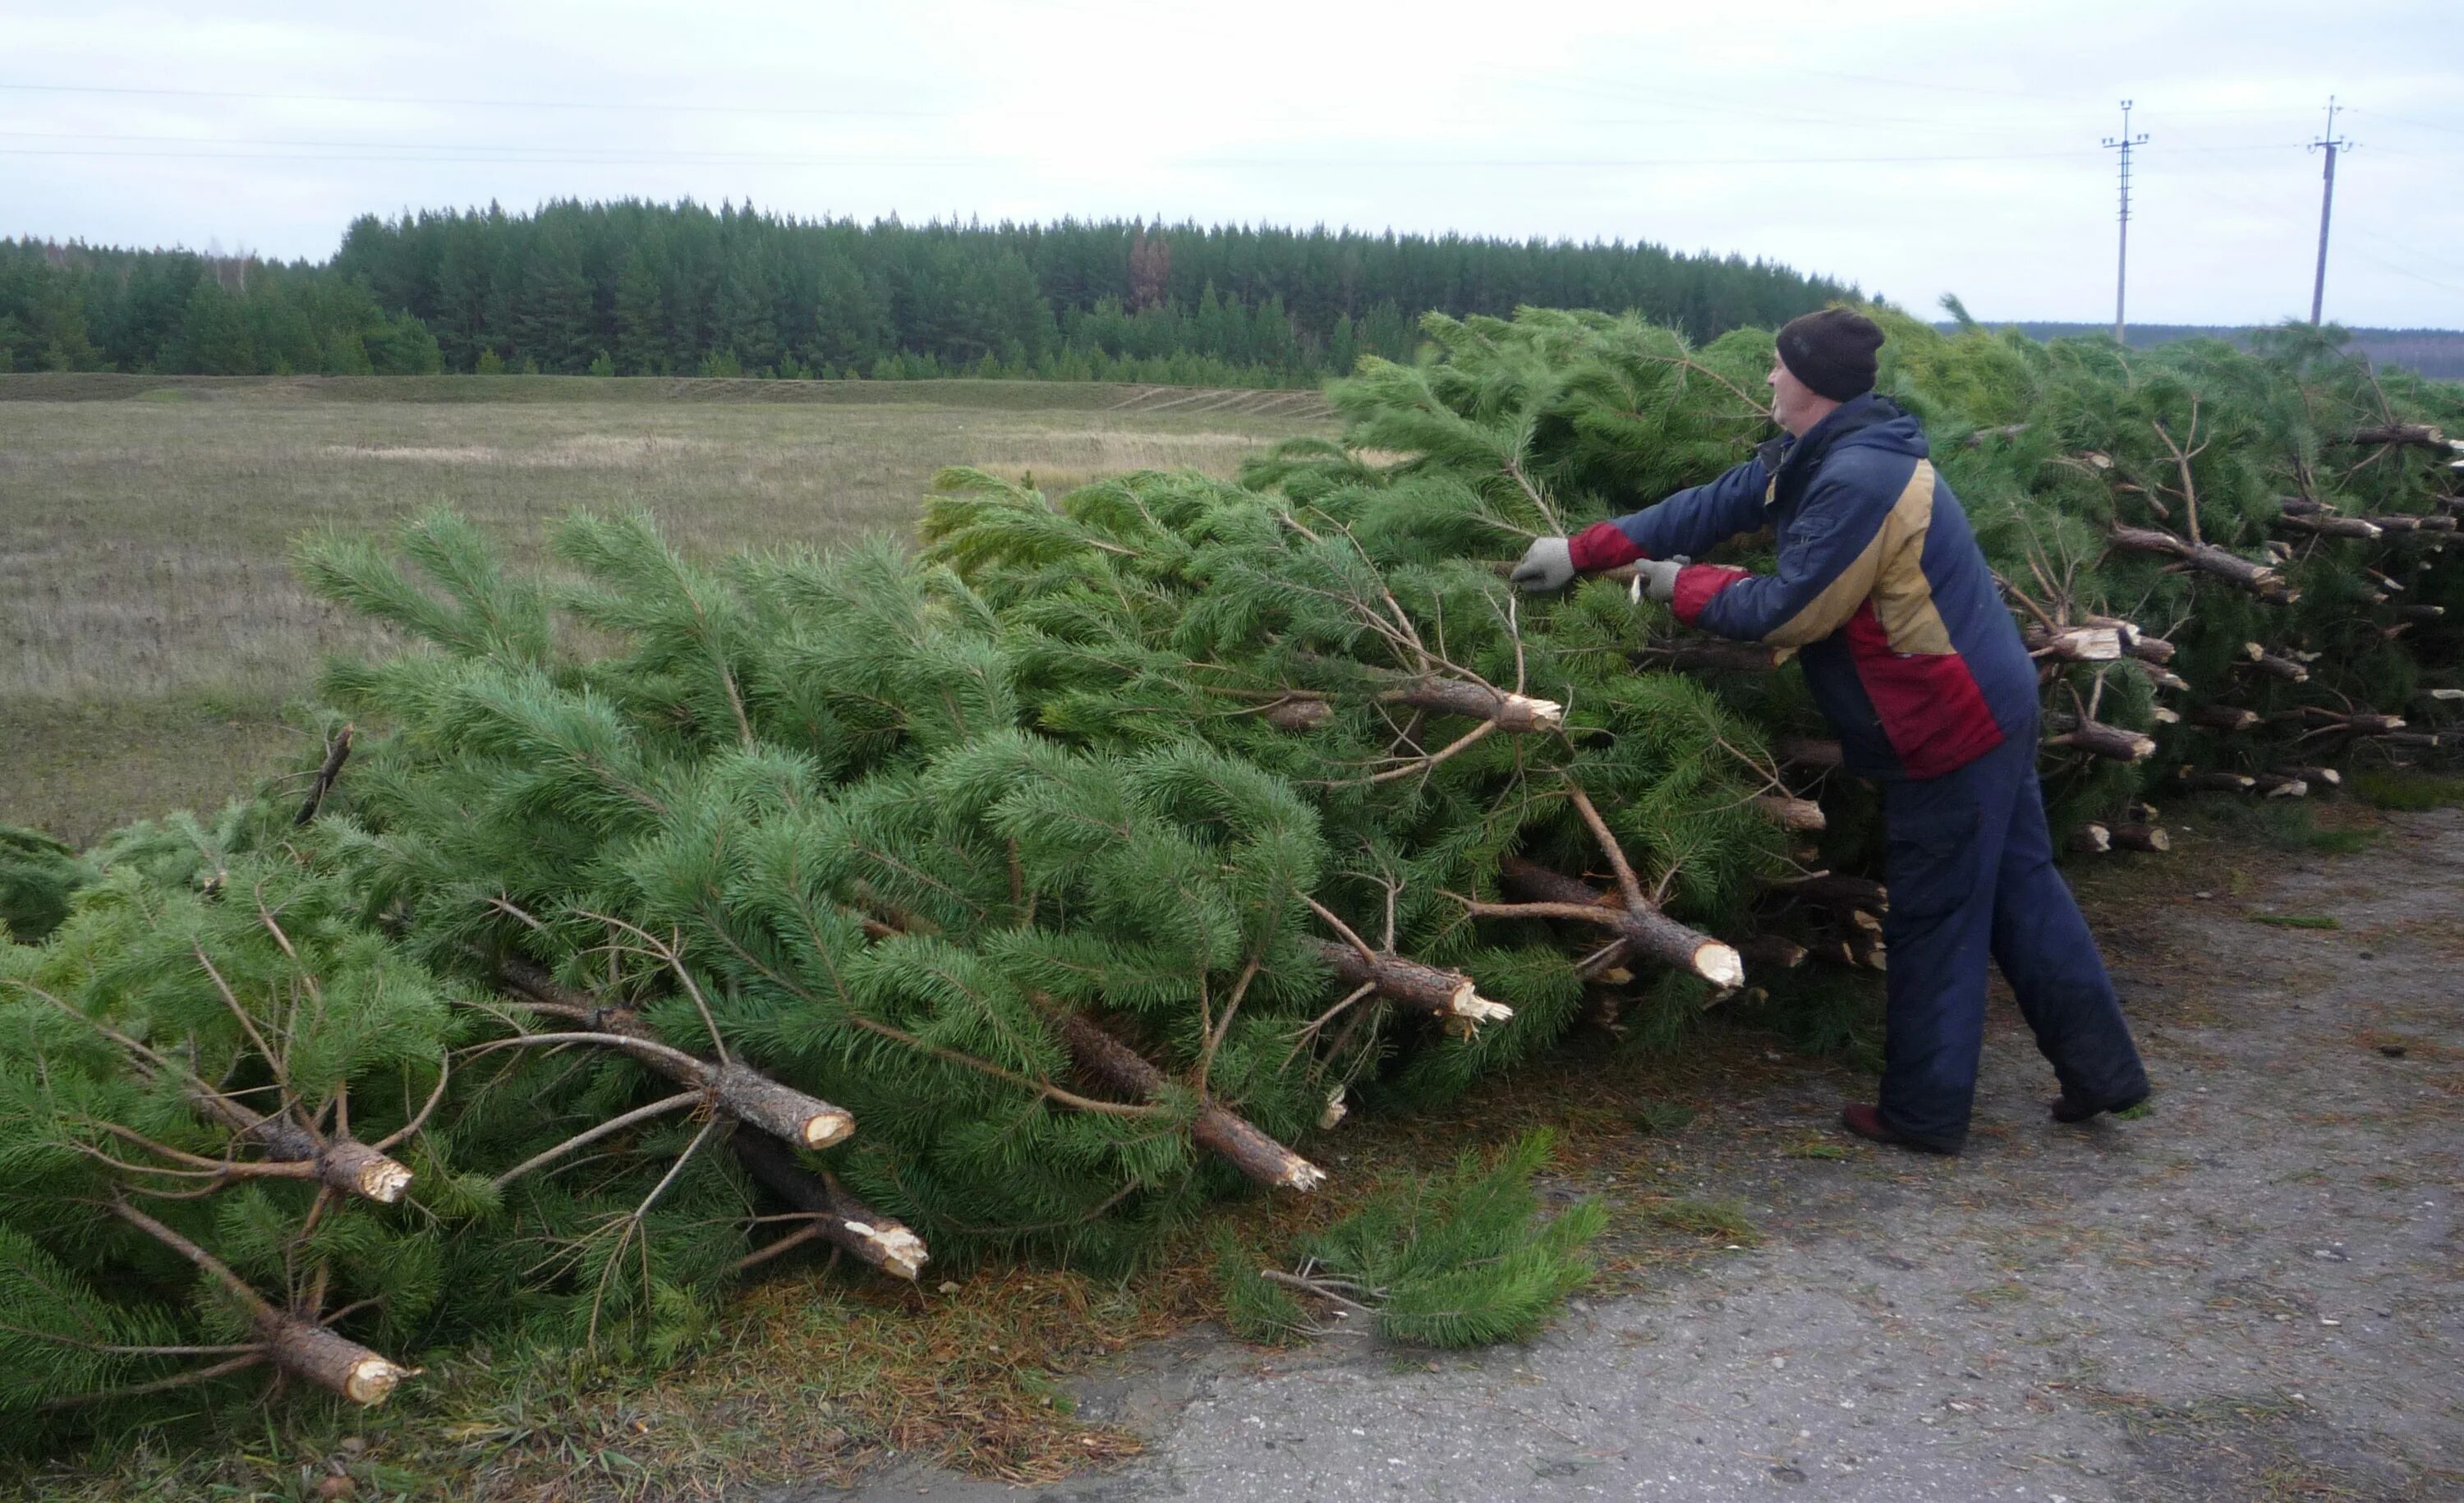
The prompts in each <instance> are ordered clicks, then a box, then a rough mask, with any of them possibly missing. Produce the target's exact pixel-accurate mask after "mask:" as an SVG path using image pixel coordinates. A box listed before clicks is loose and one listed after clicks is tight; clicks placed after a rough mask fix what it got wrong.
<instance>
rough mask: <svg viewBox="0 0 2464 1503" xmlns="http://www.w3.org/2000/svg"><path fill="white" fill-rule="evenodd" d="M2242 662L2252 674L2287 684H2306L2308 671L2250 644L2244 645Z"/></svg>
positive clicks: (2254, 644)
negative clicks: (2276, 679) (2265, 676)
mask: <svg viewBox="0 0 2464 1503" xmlns="http://www.w3.org/2000/svg"><path fill="white" fill-rule="evenodd" d="M2243 661H2244V664H2245V666H2246V667H2248V668H2249V670H2250V671H2251V672H2252V673H2255V674H2267V675H2269V676H2270V677H2273V678H2281V679H2283V680H2284V681H2285V682H2286V683H2289V684H2300V683H2308V682H2309V681H2310V670H2309V669H2308V668H2307V667H2305V666H2303V665H2302V664H2300V663H2298V662H2296V661H2294V660H2293V659H2292V658H2289V657H2279V656H2278V655H2277V654H2276V653H2274V652H2269V651H2267V650H2266V649H2265V648H2263V647H2260V646H2259V645H2258V644H2257V643H2255V642H2252V643H2248V644H2246V645H2245V648H2244V654H2243Z"/></svg>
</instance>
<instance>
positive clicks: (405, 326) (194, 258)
mask: <svg viewBox="0 0 2464 1503" xmlns="http://www.w3.org/2000/svg"><path fill="white" fill-rule="evenodd" d="M1853 294H1854V289H1853V288H1850V287H1847V286H1843V285H1842V284H1840V283H1837V282H1834V281H1831V280H1828V279H1825V278H1820V277H1813V276H1804V275H1801V274H1799V273H1797V272H1794V271H1792V270H1790V269H1788V268H1786V267H1783V266H1778V265H1774V264H1772V263H1770V262H1765V261H1761V260H1748V259H1745V258H1743V257H1739V256H1733V255H1731V256H1718V255H1712V254H1682V253H1677V252H1672V251H1669V250H1666V249H1664V248H1662V247H1660V246H1656V245H1650V244H1644V243H1635V244H1628V243H1625V242H1622V241H1616V242H1608V243H1599V242H1594V243H1589V244H1576V243H1572V242H1566V241H1541V240H1529V241H1508V240H1494V239H1478V238H1471V237H1465V236H1460V235H1451V234H1449V235H1440V236H1427V235H1403V234H1396V233H1393V232H1386V233H1382V234H1370V233H1365V232H1357V231H1351V230H1344V231H1331V230H1327V229H1325V228H1323V227H1320V228H1317V229H1312V230H1287V229H1273V228H1249V227H1244V226H1201V225H1197V224H1186V223H1184V224H1177V225H1167V224H1162V223H1159V222H1158V223H1148V222H1144V221H1139V220H1101V221H1080V220H1062V221H1060V222H1058V223H1053V224H1013V223H1002V224H999V225H989V226H988V225H982V224H977V223H968V224H957V223H948V224H944V223H933V224H926V225H921V226H913V225H907V224H903V223H901V222H899V221H898V220H896V219H894V218H893V219H889V220H882V221H878V222H875V223H872V224H860V223H858V222H856V221H854V220H848V219H798V218H793V217H787V216H781V215H778V214H773V213H769V212H765V211H761V210H756V209H753V208H751V207H750V206H744V207H738V206H735V205H723V206H721V207H720V208H718V209H716V210H713V209H710V208H707V207H705V206H702V205H699V204H694V203H691V202H686V203H679V204H672V205H668V204H650V203H643V202H639V201H630V200H628V201H623V202H618V203H579V202H557V203H551V204H548V205H545V206H543V207H542V208H540V209H539V210H538V211H536V212H534V213H529V214H514V213H508V212H506V211H505V210H503V209H501V208H499V207H496V206H494V205H492V206H490V207H489V208H487V209H485V210H447V211H422V212H419V213H416V214H405V215H403V216H401V217H399V218H394V219H385V218H380V217H377V216H375V215H368V216H364V217H363V218H361V219H360V220H358V221H357V222H355V223H354V224H352V226H351V227H350V229H349V231H348V232H346V233H345V235H344V236H343V240H342V244H341V249H340V250H339V251H338V252H337V254H335V256H334V257H333V259H331V260H330V261H327V262H324V263H322V264H313V263H308V262H297V263H290V264H276V263H269V262H262V261H257V260H254V259H251V258H233V257H211V256H203V255H198V254H192V253H188V252H184V251H167V252H166V251H120V250H104V249H97V248H90V247H86V246H81V245H72V246H60V245H55V244H50V243H46V242H37V241H33V240H19V241H13V242H11V241H0V369H16V370H26V369H120V370H131V371H136V370H153V371H163V372H180V373H201V374H250V373H285V372H328V373H335V374H348V373H367V372H375V373H378V374H397V373H399V374H419V373H425V372H430V371H437V370H447V371H458V372H478V373H489V372H495V371H502V370H521V371H539V372H542V373H550V374H601V375H705V376H739V375H745V376H782V377H829V378H876V379H896V378H910V379H912V378H920V377H932V376H958V375H966V376H1011V377H1019V376H1032V377H1044V378H1047V379H1061V380H1072V379H1074V380H1125V381H1155V382H1172V383H1182V384H1190V385H1224V386H1262V387H1275V386H1292V385H1313V384H1315V383H1316V382H1317V381H1319V380H1321V379H1323V378H1324V377H1325V376H1327V375H1328V374H1331V373H1337V372H1343V371H1348V370H1350V369H1351V368H1352V367H1353V365H1354V364H1355V363H1356V361H1357V360H1358V358H1359V357H1360V356H1362V355H1364V354H1376V355H1383V356H1386V357H1388V358H1390V359H1408V358H1409V357H1410V355H1411V353H1412V350H1413V348H1414V346H1415V344H1416V343H1417V342H1418V322H1419V316H1420V315H1421V314H1422V313H1424V312H1427V311H1430V310H1436V311H1440V312H1444V313H1448V314H1452V315H1457V316H1462V315H1466V314H1475V313H1490V314H1499V315H1505V314H1510V313H1511V312H1512V311H1513V310H1514V309H1515V308H1516V307H1518V306H1523V305H1528V304H1545V305H1552V306H1571V307H1594V308H1609V309H1632V310H1638V311H1639V312H1641V313H1642V314H1644V315H1645V316H1646V317H1648V318H1650V319H1652V320H1657V321H1660V322H1662V323H1665V324H1668V325H1671V326H1673V327H1676V328H1679V329H1682V330H1683V331H1684V332H1685V333H1687V334H1688V335H1690V336H1691V337H1693V338H1695V339H1697V340H1707V339H1710V338H1713V337H1715V336H1717V335H1718V334H1720V333H1722V332H1724V331H1725V330H1727V329H1729V328H1733V327H1736V326H1738V325H1740V324H1765V325H1769V324H1776V323H1779V322H1782V321H1784V320H1787V319H1789V318H1791V317H1793V316H1794V315H1795V314H1798V313H1801V312H1804V311H1806V310H1808V309H1811V308H1815V307H1819V306H1820V305H1821V304H1822V303H1823V302H1825V301H1827V300H1829V299H1831V298H1839V297H1846V296H1852V295H1853Z"/></svg>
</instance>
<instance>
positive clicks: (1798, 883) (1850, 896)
mask: <svg viewBox="0 0 2464 1503" xmlns="http://www.w3.org/2000/svg"><path fill="white" fill-rule="evenodd" d="M1771 886H1772V888H1773V889H1774V890H1776V891H1778V892H1781V893H1785V894H1787V895H1789V896H1791V897H1793V898H1795V899H1797V900H1798V901H1799V902H1807V903H1814V904H1816V905H1818V906H1820V907H1823V908H1828V909H1831V910H1832V911H1834V912H1836V913H1844V912H1847V911H1849V910H1852V909H1853V910H1857V911H1859V912H1863V913H1871V914H1885V913H1889V912H1890V911H1891V890H1890V889H1889V888H1887V887H1884V886H1883V885H1882V884H1881V883H1880V882H1877V881H1875V880H1874V879H1873V878H1871V877H1864V876H1842V875H1840V874H1839V873H1836V872H1824V873H1820V874H1819V875H1815V876H1803V877H1797V878H1795V879H1793V880H1791V881H1783V882H1774V883H1772V884H1771Z"/></svg>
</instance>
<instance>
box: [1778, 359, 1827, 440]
mask: <svg viewBox="0 0 2464 1503" xmlns="http://www.w3.org/2000/svg"><path fill="white" fill-rule="evenodd" d="M1763 379H1765V380H1766V381H1769V382H1770V383H1771V418H1772V420H1773V421H1775V422H1777V423H1778V424H1779V426H1780V427H1781V429H1783V430H1784V431H1786V432H1787V433H1788V435H1789V436H1790V437H1792V438H1802V437H1804V436H1805V431H1806V430H1807V429H1809V428H1812V427H1813V426H1814V425H1815V424H1816V423H1819V422H1821V421H1822V420H1823V419H1824V418H1826V417H1829V416H1830V415H1831V412H1832V409H1835V408H1837V407H1838V406H1839V404H1838V403H1837V402H1834V401H1832V400H1831V399H1830V398H1829V397H1826V396H1823V395H1822V394H1821V393H1819V392H1817V391H1815V389H1814V388H1813V387H1809V386H1807V385H1806V384H1805V383H1804V382H1802V381H1799V380H1797V379H1796V377H1795V376H1794V375H1793V374H1792V373H1791V372H1790V370H1789V368H1788V365H1787V364H1786V363H1785V362H1783V361H1782V360H1781V359H1780V358H1779V357H1778V356H1776V355H1774V356H1772V357H1771V374H1770V375H1769V376H1766V377H1764V378H1763Z"/></svg>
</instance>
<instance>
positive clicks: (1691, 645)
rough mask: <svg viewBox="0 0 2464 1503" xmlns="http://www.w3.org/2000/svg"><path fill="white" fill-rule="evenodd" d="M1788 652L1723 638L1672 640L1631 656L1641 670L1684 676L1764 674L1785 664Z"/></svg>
mask: <svg viewBox="0 0 2464 1503" xmlns="http://www.w3.org/2000/svg"><path fill="white" fill-rule="evenodd" d="M1790 651H1791V650H1790V649H1788V648H1784V647H1771V646H1768V645H1766V644H1764V643H1760V642H1731V641H1728V640H1727V639H1726V638H1723V637H1672V638H1669V639H1668V640H1665V641H1661V642H1654V643H1651V644H1650V645H1648V646H1646V647H1644V648H1643V649H1642V650H1641V651H1640V652H1636V653H1635V654H1634V661H1635V662H1637V663H1638V664H1640V665H1641V666H1643V667H1645V668H1673V669H1680V670H1683V671H1685V672H1688V673H1735V674H1767V673H1770V672H1771V670H1772V669H1774V668H1777V667H1778V666H1779V665H1780V664H1782V663H1785V662H1787V661H1788V659H1789V653H1790Z"/></svg>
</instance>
